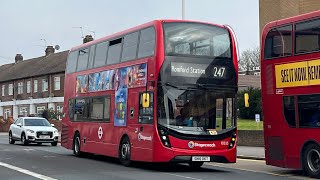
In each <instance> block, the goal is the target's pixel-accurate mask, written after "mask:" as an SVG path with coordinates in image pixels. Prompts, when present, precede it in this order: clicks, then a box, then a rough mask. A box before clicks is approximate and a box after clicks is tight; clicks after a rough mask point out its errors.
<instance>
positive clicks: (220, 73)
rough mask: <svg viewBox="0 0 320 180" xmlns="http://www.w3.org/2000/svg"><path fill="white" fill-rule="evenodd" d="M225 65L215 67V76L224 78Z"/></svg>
mask: <svg viewBox="0 0 320 180" xmlns="http://www.w3.org/2000/svg"><path fill="white" fill-rule="evenodd" d="M225 70H226V68H225V67H213V76H214V77H220V78H223V77H224V75H225Z"/></svg>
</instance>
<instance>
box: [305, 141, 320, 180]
mask: <svg viewBox="0 0 320 180" xmlns="http://www.w3.org/2000/svg"><path fill="white" fill-rule="evenodd" d="M302 162H303V169H304V171H305V172H306V173H307V174H308V175H309V176H310V177H313V178H320V147H319V146H318V145H317V144H310V145H308V146H307V147H306V149H305V151H304V152H303V155H302Z"/></svg>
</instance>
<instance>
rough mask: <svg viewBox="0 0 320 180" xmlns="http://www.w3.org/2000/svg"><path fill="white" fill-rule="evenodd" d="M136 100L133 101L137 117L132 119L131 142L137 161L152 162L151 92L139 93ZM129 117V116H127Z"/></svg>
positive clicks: (152, 99) (152, 98) (152, 106)
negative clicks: (132, 134) (132, 133)
mask: <svg viewBox="0 0 320 180" xmlns="http://www.w3.org/2000/svg"><path fill="white" fill-rule="evenodd" d="M136 95H137V96H138V100H137V101H134V103H135V104H136V106H135V107H137V108H138V109H137V110H138V112H137V117H136V118H134V121H135V123H134V124H135V126H134V128H135V129H134V132H135V135H134V136H135V137H134V138H133V141H135V142H133V143H134V146H135V149H136V152H135V155H137V157H138V159H139V160H142V161H152V157H153V152H152V149H153V143H152V142H153V138H154V137H153V109H154V104H153V103H154V95H153V92H139V93H137V94H136ZM129 111H131V110H129ZM129 116H130V114H129Z"/></svg>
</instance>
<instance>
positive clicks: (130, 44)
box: [121, 32, 139, 61]
mask: <svg viewBox="0 0 320 180" xmlns="http://www.w3.org/2000/svg"><path fill="white" fill-rule="evenodd" d="M138 38H139V32H134V33H131V34H127V35H125V36H124V42H123V51H122V58H121V61H128V60H131V59H134V58H136V55H137V49H138Z"/></svg>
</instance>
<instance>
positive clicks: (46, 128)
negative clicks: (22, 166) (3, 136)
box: [9, 117, 59, 146]
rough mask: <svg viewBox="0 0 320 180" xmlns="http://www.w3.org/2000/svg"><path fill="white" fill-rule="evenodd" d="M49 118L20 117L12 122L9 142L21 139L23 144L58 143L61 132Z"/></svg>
mask: <svg viewBox="0 0 320 180" xmlns="http://www.w3.org/2000/svg"><path fill="white" fill-rule="evenodd" d="M53 126H54V125H53V124H50V123H49V122H48V120H47V119H45V118H39V117H20V118H18V119H16V120H15V122H14V123H13V124H11V126H10V129H9V143H10V144H14V143H15V141H21V142H22V144H23V145H28V144H29V143H38V144H42V143H51V145H52V146H56V145H57V144H58V137H59V133H58V130H57V129H56V128H54V127H53Z"/></svg>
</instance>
